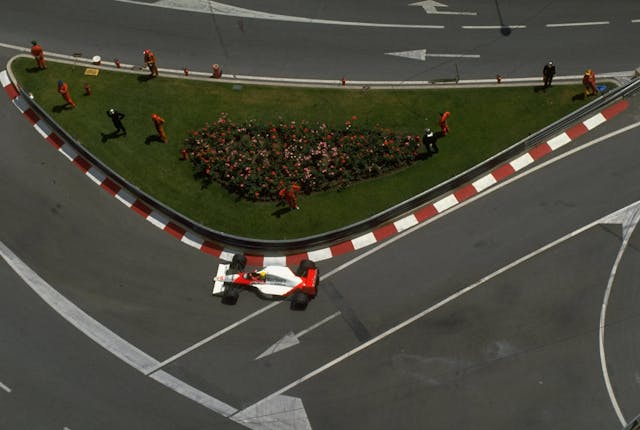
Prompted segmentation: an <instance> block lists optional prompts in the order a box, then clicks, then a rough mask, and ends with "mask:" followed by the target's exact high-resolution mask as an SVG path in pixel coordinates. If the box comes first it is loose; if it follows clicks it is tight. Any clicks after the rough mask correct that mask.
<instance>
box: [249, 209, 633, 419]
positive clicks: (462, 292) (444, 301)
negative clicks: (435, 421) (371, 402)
mask: <svg viewBox="0 0 640 430" xmlns="http://www.w3.org/2000/svg"><path fill="white" fill-rule="evenodd" d="M633 206H636V207H638V206H640V201H638V202H635V203H633V204H631V205H629V206H627V207H626V208H624V209H622V210H621V211H617V212H616V213H619V212H622V211H625V210H628V209H629V208H631V207H633ZM609 217H610V216H606V217H603V218H601V219H598V220H596V221H594V222H591V223H589V224H587V225H585V226H583V227H581V228H579V229H577V230H574V231H572V232H571V233H569V234H567V235H565V236H562V237H561V238H559V239H557V240H554V241H553V242H550V243H548V244H547V245H545V246H543V247H541V248H538V249H537V250H535V251H533V252H531V253H529V254H527V255H525V256H524V257H521V258H519V259H517V260H515V261H513V262H511V263H509V264H507V265H506V266H504V267H502V268H500V269H498V270H496V271H495V272H493V273H491V274H489V275H487V276H485V277H484V278H482V279H480V280H479V281H477V282H475V283H473V284H471V285H469V286H467V287H465V288H463V289H461V290H459V291H457V292H456V293H454V294H452V295H450V296H448V297H446V298H444V299H442V300H440V301H439V302H438V303H436V304H434V305H432V306H430V307H429V308H427V309H425V310H423V311H422V312H420V313H418V314H416V315H414V316H412V317H411V318H409V319H407V320H405V321H403V322H401V323H400V324H397V325H395V326H394V327H391V328H390V329H388V330H386V331H385V332H383V333H380V334H379V335H377V336H376V337H374V338H372V339H371V340H369V341H367V342H365V343H363V344H361V345H359V346H357V347H356V348H353V349H352V350H350V351H347V352H346V353H344V354H342V355H341V356H339V357H337V358H335V359H333V360H331V361H330V362H328V363H326V364H325V365H323V366H321V367H319V368H317V369H316V370H313V371H311V372H309V373H308V374H306V375H305V376H303V377H302V378H299V379H296V380H295V381H293V382H292V383H290V384H289V385H287V386H285V387H282V388H281V389H280V390H278V391H276V392H274V393H272V394H270V395H268V396H267V397H265V398H264V399H262V400H259V401H258V402H257V403H260V402H264V401H266V400H267V399H271V398H273V397H276V396H279V395H281V394H283V393H285V392H287V391H289V390H290V389H292V388H294V387H296V386H298V385H300V384H301V383H303V382H305V381H307V380H309V379H311V378H313V377H314V376H316V375H318V374H320V373H322V372H324V371H325V370H327V369H330V368H331V367H333V366H335V365H336V364H339V363H341V362H342V361H344V360H346V359H348V358H350V357H351V356H353V355H355V354H357V353H358V352H360V351H362V350H364V349H366V348H368V347H370V346H371V345H374V344H376V343H378V342H379V341H381V340H383V339H385V338H387V337H389V336H391V335H392V334H394V333H396V332H397V331H399V330H401V329H403V328H405V327H407V326H408V325H411V324H413V323H414V322H416V321H417V320H419V319H421V318H423V317H425V316H426V315H429V314H430V313H432V312H434V311H436V310H438V309H440V308H442V307H443V306H445V305H446V304H448V303H451V302H453V301H454V300H456V299H458V298H460V297H462V296H463V295H465V294H467V293H468V292H470V291H473V290H474V289H476V288H478V287H479V286H481V285H483V284H485V283H486V282H488V281H490V280H492V279H494V278H496V277H497V276H499V275H502V274H503V273H505V272H507V271H509V270H511V269H513V268H514V267H516V266H518V265H520V264H522V263H524V262H526V261H528V260H530V259H532V258H534V257H536V256H538V255H540V254H542V253H544V252H546V251H548V250H549V249H551V248H554V247H555V246H557V245H560V244H561V243H563V242H566V241H568V240H570V239H572V238H574V237H576V236H578V235H579V234H581V233H583V232H585V231H587V230H589V229H591V228H593V227H594V226H596V225H598V224H601V223H602V222H603V221H605V220H607V219H608V218H609ZM249 407H251V406H249ZM241 412H242V411H241Z"/></svg>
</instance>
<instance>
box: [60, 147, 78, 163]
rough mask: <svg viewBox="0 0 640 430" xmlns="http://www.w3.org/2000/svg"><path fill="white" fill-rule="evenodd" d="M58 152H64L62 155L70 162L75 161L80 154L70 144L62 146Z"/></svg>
mask: <svg viewBox="0 0 640 430" xmlns="http://www.w3.org/2000/svg"><path fill="white" fill-rule="evenodd" d="M58 151H60V152H62V154H63V155H64V156H65V157H67V158H68V159H69V161H73V160H75V159H76V157H77V156H78V152H77V151H76V150H75V149H73V147H72V146H71V145H69V144H68V143H65V144H64V145H62V146H61V147H60V149H59V150H58Z"/></svg>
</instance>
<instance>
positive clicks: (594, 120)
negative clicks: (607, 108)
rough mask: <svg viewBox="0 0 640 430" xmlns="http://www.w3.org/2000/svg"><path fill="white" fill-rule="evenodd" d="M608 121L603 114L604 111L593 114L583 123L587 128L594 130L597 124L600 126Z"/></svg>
mask: <svg viewBox="0 0 640 430" xmlns="http://www.w3.org/2000/svg"><path fill="white" fill-rule="evenodd" d="M606 121H607V118H605V117H604V115H602V113H599V114H597V115H594V116H592V117H591V118H589V119H588V120H586V121H585V122H583V124H584V126H585V127H586V128H587V130H593V129H594V128H596V127H597V126H599V125H600V124H602V123H603V122H606Z"/></svg>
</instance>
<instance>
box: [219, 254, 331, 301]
mask: <svg viewBox="0 0 640 430" xmlns="http://www.w3.org/2000/svg"><path fill="white" fill-rule="evenodd" d="M246 265H247V259H246V257H245V256H244V255H243V254H236V255H234V256H233V259H232V260H231V263H230V264H219V265H218V272H217V273H216V276H215V278H214V279H213V291H212V294H213V295H214V296H222V301H223V303H226V304H231V305H233V304H235V303H236V302H237V301H238V296H239V295H240V291H241V290H242V289H251V290H254V291H255V292H257V293H258V295H260V296H261V297H264V298H268V299H275V300H290V301H291V308H292V309H305V308H306V307H307V304H308V303H309V301H310V300H312V299H313V298H314V297H315V296H316V295H317V294H318V284H319V283H320V276H319V272H318V269H317V268H316V265H315V263H314V262H313V261H310V260H302V261H301V262H300V265H299V266H298V269H297V270H296V271H295V273H294V272H293V271H292V270H291V269H290V268H288V267H286V266H265V267H262V268H258V269H256V270H252V271H245V267H246Z"/></svg>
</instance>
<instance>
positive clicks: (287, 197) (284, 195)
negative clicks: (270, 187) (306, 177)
mask: <svg viewBox="0 0 640 430" xmlns="http://www.w3.org/2000/svg"><path fill="white" fill-rule="evenodd" d="M300 190H301V188H300V185H298V184H295V183H294V184H292V185H291V186H290V187H289V188H287V187H285V188H283V189H281V190H280V191H279V192H278V195H279V196H280V198H281V199H284V201H285V202H287V204H288V205H289V208H291V209H300V206H298V198H297V196H296V193H297V192H298V191H300Z"/></svg>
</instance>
